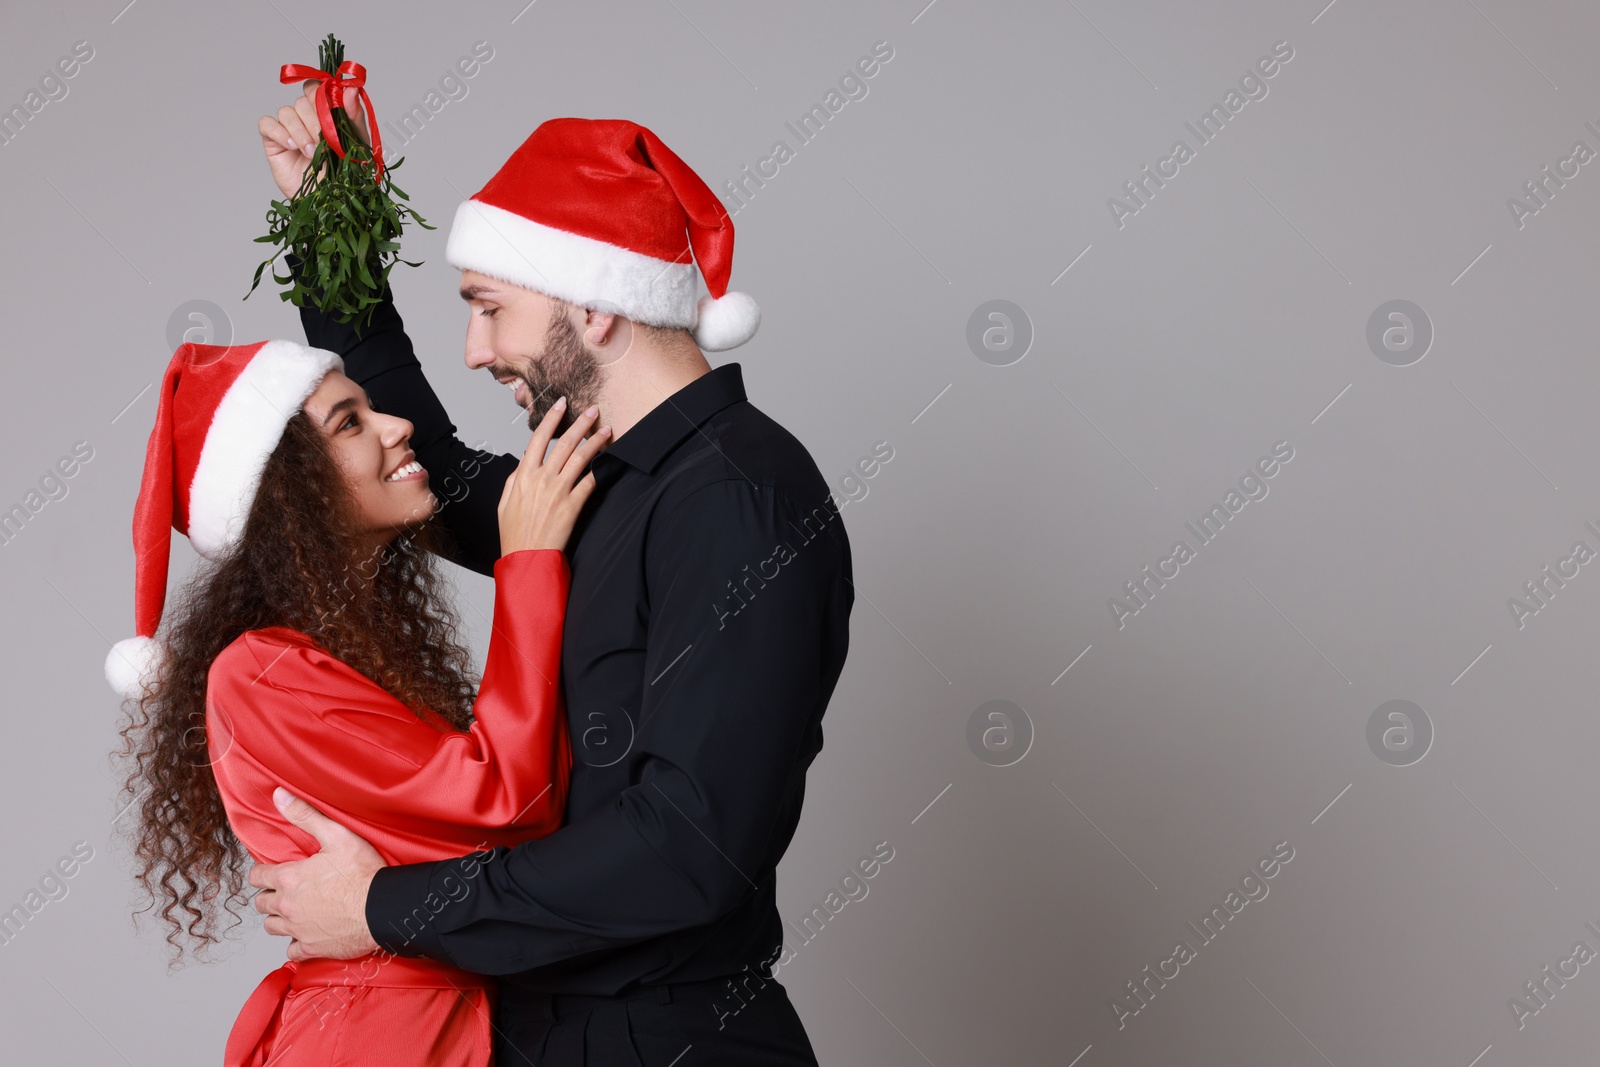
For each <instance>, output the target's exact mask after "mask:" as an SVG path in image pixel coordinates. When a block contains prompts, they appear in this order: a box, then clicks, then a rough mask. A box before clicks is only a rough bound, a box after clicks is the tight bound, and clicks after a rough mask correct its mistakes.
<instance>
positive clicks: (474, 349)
mask: <svg viewBox="0 0 1600 1067" xmlns="http://www.w3.org/2000/svg"><path fill="white" fill-rule="evenodd" d="M472 318H473V319H476V318H477V316H475V315H474V316H473V317H472ZM476 325H477V324H476V323H475V322H474V321H472V319H469V320H468V321H467V347H466V361H467V369H468V370H477V369H479V368H480V367H487V366H488V365H489V364H491V363H493V362H494V351H493V350H492V349H491V348H490V347H489V346H488V345H487V344H484V343H483V340H482V338H481V336H480V333H479V331H478V330H477V329H476Z"/></svg>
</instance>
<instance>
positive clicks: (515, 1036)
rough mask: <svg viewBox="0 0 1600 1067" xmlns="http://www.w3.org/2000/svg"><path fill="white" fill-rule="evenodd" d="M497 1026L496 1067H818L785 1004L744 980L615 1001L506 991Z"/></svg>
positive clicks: (778, 992)
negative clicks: (709, 1066) (747, 1066)
mask: <svg viewBox="0 0 1600 1067" xmlns="http://www.w3.org/2000/svg"><path fill="white" fill-rule="evenodd" d="M735 982H739V983H741V984H739V985H735V984H734V983H735ZM496 1016H497V1017H496V1019H495V1067H697V1065H710V1064H716V1065H718V1067H727V1065H741V1067H742V1065H746V1064H748V1065H750V1067H817V1057H816V1054H815V1053H813V1052H812V1051H811V1041H810V1039H809V1038H807V1037H806V1031H805V1027H804V1026H803V1025H801V1023H800V1016H799V1015H798V1014H796V1012H795V1010H794V1005H793V1004H791V1003H790V1002H789V994H788V993H787V992H785V991H784V988H783V986H781V985H779V984H778V983H777V982H776V981H770V980H769V981H765V982H761V981H760V980H753V979H752V978H751V977H750V976H749V975H748V974H747V975H744V976H742V978H741V979H727V978H719V979H715V980H712V981H708V982H678V983H672V984H669V985H660V986H650V987H648V988H646V989H644V990H641V991H639V992H636V993H630V994H622V995H620V996H615V997H601V996H583V995H576V994H565V993H557V994H553V995H552V994H537V993H530V992H528V991H526V990H521V989H517V988H515V987H507V988H505V989H504V990H503V991H502V993H501V998H500V1004H499V1008H498V1010H497V1012H496Z"/></svg>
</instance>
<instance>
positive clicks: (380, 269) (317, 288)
mask: <svg viewBox="0 0 1600 1067" xmlns="http://www.w3.org/2000/svg"><path fill="white" fill-rule="evenodd" d="M318 59H319V66H318V67H317V68H312V67H305V66H300V65H298V64H293V63H291V64H285V65H284V67H283V70H282V73H281V75H280V78H279V80H280V81H282V82H284V83H289V82H292V81H298V80H302V79H306V78H316V79H318V80H320V81H321V82H322V84H321V86H319V88H318V101H317V114H318V117H319V119H320V121H321V124H322V137H321V138H320V139H319V140H318V141H317V147H316V151H315V154H313V155H312V157H311V161H310V163H309V164H307V166H306V170H305V176H304V178H302V179H301V182H300V188H299V190H298V191H297V192H296V193H295V195H294V197H293V198H292V199H290V200H287V201H284V200H274V201H272V206H271V207H270V208H268V210H267V233H266V234H265V235H264V236H261V237H257V238H256V239H255V240H256V242H257V243H264V244H271V245H275V246H276V250H275V251H274V252H273V254H272V256H271V258H269V259H267V260H265V261H264V262H262V264H261V265H260V266H258V267H257V268H256V274H255V279H254V280H253V281H252V282H251V283H250V292H249V293H246V294H245V295H244V299H246V300H248V299H250V293H253V292H255V291H256V286H258V285H260V284H261V273H262V271H264V270H266V269H267V267H268V266H271V265H272V264H274V263H276V262H277V259H278V257H279V256H281V255H283V254H284V253H293V254H294V255H295V256H297V257H299V259H300V262H301V264H302V266H301V270H300V277H298V278H297V277H295V276H294V272H292V271H291V272H290V275H289V276H288V277H282V278H280V277H279V276H278V272H277V271H276V269H274V271H273V273H272V278H273V280H274V281H276V282H277V283H278V284H279V285H286V286H291V288H288V289H286V290H285V291H284V292H282V293H280V294H278V295H279V297H280V298H281V299H283V300H287V301H290V302H291V303H293V304H294V305H295V306H296V307H305V306H306V304H307V302H308V301H309V302H310V303H312V304H313V305H315V306H316V307H317V308H319V309H321V310H322V311H324V312H326V313H328V314H332V315H336V316H337V317H338V319H339V321H340V322H345V323H347V322H350V321H351V320H352V319H355V320H357V321H356V329H357V330H358V331H359V330H360V329H361V328H362V327H364V326H367V325H370V324H371V321H372V314H373V312H374V311H375V310H376V308H377V305H378V304H379V303H380V302H381V301H382V298H383V290H384V286H385V285H387V284H388V280H389V271H391V270H393V269H394V265H395V263H397V262H398V263H404V264H405V265H406V266H408V267H420V266H421V265H422V263H421V261H420V260H419V261H417V262H415V263H413V262H411V261H410V260H408V259H401V258H400V255H399V249H400V241H399V238H400V230H401V227H402V226H403V225H404V224H405V220H406V217H407V216H410V218H411V220H412V221H414V222H416V223H417V225H419V226H421V227H422V228H423V229H426V230H433V229H437V228H438V227H435V226H429V225H428V223H427V220H426V219H424V218H423V217H422V216H421V215H419V214H417V212H416V210H415V209H414V208H411V207H409V206H407V205H406V204H402V203H399V202H398V201H397V200H396V199H395V198H396V197H398V198H399V199H400V200H405V201H409V200H410V199H411V198H410V197H408V196H406V194H405V190H403V189H401V188H400V187H399V186H397V185H395V184H394V179H393V178H392V177H391V175H392V174H393V172H394V171H396V170H398V169H399V167H400V164H401V163H402V162H404V160H403V159H397V160H395V161H394V163H392V164H390V165H388V167H387V168H386V167H385V165H384V162H383V148H382V145H383V140H382V137H381V135H380V134H379V133H378V124H377V117H376V116H375V115H374V114H373V110H372V102H371V100H370V99H369V98H368V97H367V94H366V89H365V84H366V70H365V68H363V67H362V66H361V64H359V63H347V62H345V59H344V45H343V44H342V43H341V42H340V41H339V40H337V39H336V38H335V37H334V36H333V34H331V33H330V34H328V37H327V39H326V40H325V41H323V42H322V44H321V45H320V46H319V48H318ZM351 90H354V92H355V93H356V94H357V95H358V96H359V98H360V100H361V102H362V103H364V104H365V105H366V110H367V128H368V129H369V130H370V131H371V132H372V136H373V144H374V145H375V146H376V150H374V147H372V146H369V145H368V144H367V143H366V142H365V141H363V140H362V139H361V136H360V135H359V134H358V133H357V132H356V128H355V124H354V123H353V122H351V121H350V116H349V115H348V114H347V113H346V111H345V107H344V106H343V105H344V96H345V93H346V92H349V91H351Z"/></svg>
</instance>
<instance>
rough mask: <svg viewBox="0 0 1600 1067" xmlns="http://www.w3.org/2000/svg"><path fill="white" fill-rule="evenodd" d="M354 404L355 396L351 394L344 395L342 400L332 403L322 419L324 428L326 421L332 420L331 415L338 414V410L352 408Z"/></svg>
mask: <svg viewBox="0 0 1600 1067" xmlns="http://www.w3.org/2000/svg"><path fill="white" fill-rule="evenodd" d="M355 406H356V398H355V397H353V396H347V397H345V398H344V399H343V400H341V401H339V402H338V403H337V404H335V405H333V407H331V408H329V409H328V414H327V416H326V417H325V418H324V419H323V420H322V425H323V427H324V428H326V427H327V425H328V423H330V422H332V421H333V417H334V416H335V415H337V414H339V412H341V411H349V410H350V409H351V408H354V407H355Z"/></svg>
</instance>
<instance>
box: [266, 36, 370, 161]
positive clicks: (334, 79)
mask: <svg viewBox="0 0 1600 1067" xmlns="http://www.w3.org/2000/svg"><path fill="white" fill-rule="evenodd" d="M308 79H315V80H316V81H318V82H320V83H321V84H319V85H318V86H317V120H318V121H319V122H320V123H321V124H322V137H323V139H324V140H326V141H327V142H328V147H329V148H331V149H333V151H334V154H335V155H337V156H338V157H339V158H340V159H344V158H346V156H345V152H344V145H342V144H340V143H339V131H338V130H337V129H336V128H335V127H334V124H333V109H334V108H336V107H344V106H345V103H344V91H345V90H346V89H354V90H355V91H356V95H357V96H358V97H359V98H360V100H361V103H362V105H363V106H364V107H365V108H366V109H367V133H368V134H369V135H370V136H371V137H372V161H373V172H372V180H373V181H380V180H382V178H383V135H382V134H381V133H380V132H379V131H378V116H377V114H376V113H374V112H373V110H372V97H370V96H368V95H367V89H366V85H367V68H366V67H363V66H362V65H361V64H360V63H356V62H353V61H351V60H348V59H347V60H345V61H344V62H343V63H340V64H339V71H338V73H337V74H329V73H328V72H327V71H325V70H323V69H322V68H321V67H312V66H307V65H305V64H303V63H285V64H284V65H283V70H282V71H280V72H279V74H278V81H280V82H282V83H283V84H284V85H288V84H289V83H290V82H297V81H306V80H308ZM356 162H358V163H365V162H366V160H357V161H356Z"/></svg>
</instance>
